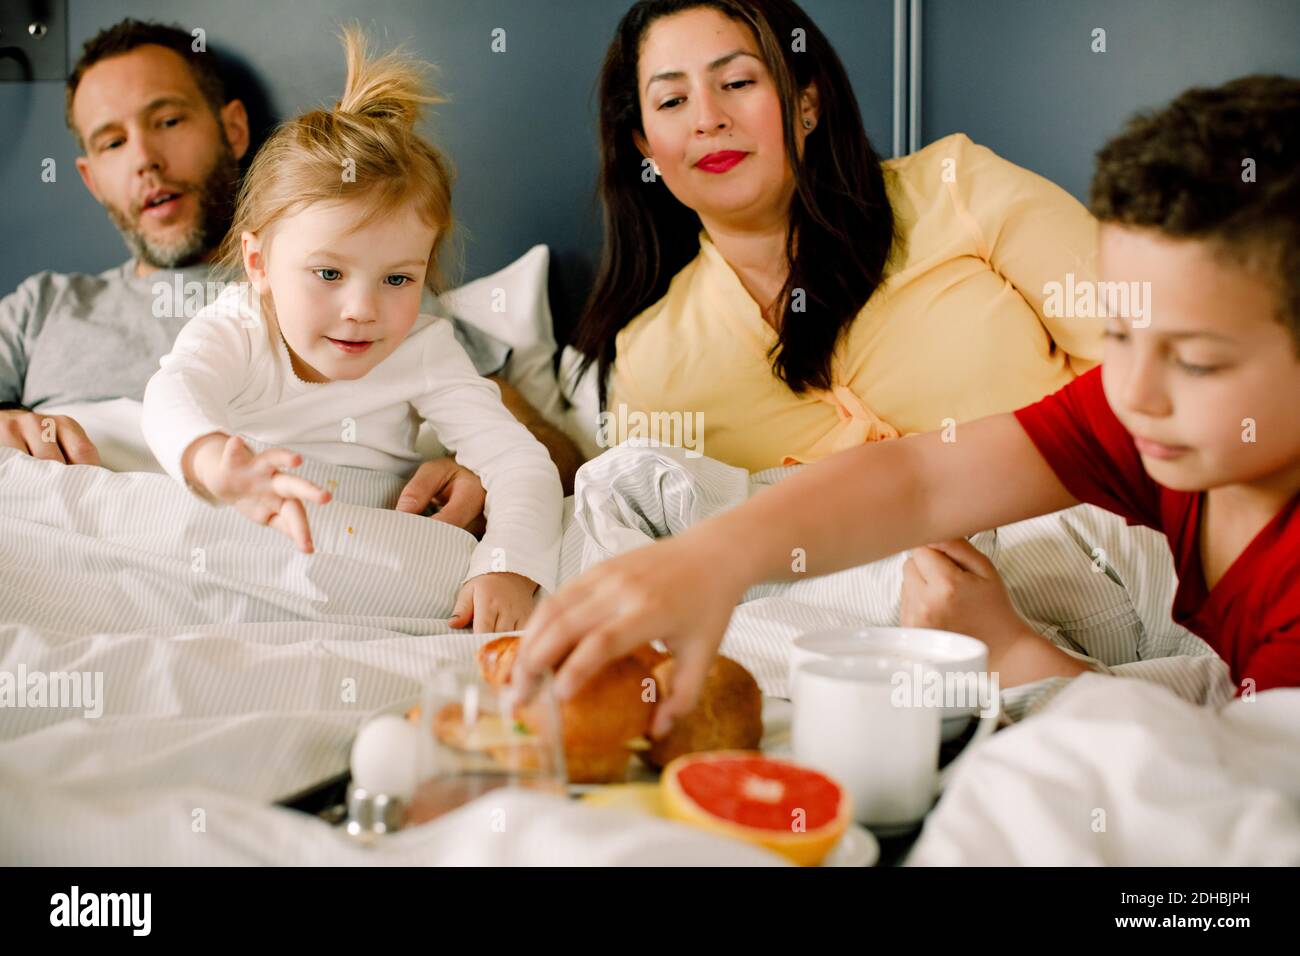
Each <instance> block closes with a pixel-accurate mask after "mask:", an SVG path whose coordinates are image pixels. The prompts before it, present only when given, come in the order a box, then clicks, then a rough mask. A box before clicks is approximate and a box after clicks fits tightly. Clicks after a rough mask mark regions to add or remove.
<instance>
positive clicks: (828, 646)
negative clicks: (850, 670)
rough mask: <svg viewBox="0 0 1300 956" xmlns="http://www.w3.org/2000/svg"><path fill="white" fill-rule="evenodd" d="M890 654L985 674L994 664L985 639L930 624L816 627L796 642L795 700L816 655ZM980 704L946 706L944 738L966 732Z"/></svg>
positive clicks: (791, 684)
mask: <svg viewBox="0 0 1300 956" xmlns="http://www.w3.org/2000/svg"><path fill="white" fill-rule="evenodd" d="M862 655H873V656H874V655H888V656H891V657H904V658H911V659H914V660H920V661H925V662H927V663H929V664H931V665H933V666H934V668H935V669H936V670H937V671H939V672H940V673H941V674H954V675H956V674H962V675H967V674H982V673H984V672H985V671H987V670H988V664H989V649H988V646H987V645H985V643H984V642H983V641H981V640H977V639H976V638H973V637H970V636H969V635H966V634H956V633H954V632H952V631H938V630H934V629H932V628H928V627H840V628H833V629H831V630H825V631H813V632H812V633H809V634H804V635H803V636H801V637H797V638H795V640H794V641H793V642H792V643H791V645H790V671H789V676H788V685H787V686H788V692H789V695H790V699H791V700H794V695H795V685H796V683H797V682H796V681H795V675H796V674H797V673H798V670H799V668H800V667H802V666H803V665H804V664H807V663H808V662H810V661H815V660H824V659H827V658H835V657H856V656H862ZM978 709H979V708H978V707H976V706H967V707H945V708H944V709H943V739H944V740H945V741H947V740H953V739H954V738H956V737H959V736H961V734H962V731H964V730H965V729H966V726H967V725H968V724H969V723H970V718H971V717H972V715H974V714H975V713H976V712H977V711H978Z"/></svg>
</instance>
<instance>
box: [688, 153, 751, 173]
mask: <svg viewBox="0 0 1300 956" xmlns="http://www.w3.org/2000/svg"><path fill="white" fill-rule="evenodd" d="M748 155H749V154H748V153H740V152H737V151H735V150H732V149H728V150H723V151H722V152H720V153H709V155H707V156H705V157H704V158H703V159H701V160H700V161H699V162H698V163H696V164H695V165H696V166H698V167H699V168H700V169H702V170H704V171H705V172H706V173H725V172H726V171H727V170H729V169H731V168H732V167H733V166H735V165H736V164H737V163H739V162H740V161H741V160H742V159H744V158H745V157H746V156H748Z"/></svg>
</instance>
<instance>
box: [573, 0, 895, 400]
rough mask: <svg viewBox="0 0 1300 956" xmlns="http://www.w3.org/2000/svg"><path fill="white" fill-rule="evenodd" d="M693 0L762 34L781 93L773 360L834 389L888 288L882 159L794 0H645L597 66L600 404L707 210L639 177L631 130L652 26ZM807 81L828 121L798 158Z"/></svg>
mask: <svg viewBox="0 0 1300 956" xmlns="http://www.w3.org/2000/svg"><path fill="white" fill-rule="evenodd" d="M695 7H711V8H713V9H716V10H718V11H720V12H721V13H722V14H724V15H725V16H727V17H730V18H731V19H733V20H736V21H738V22H740V23H743V24H745V25H746V26H748V27H749V28H750V29H751V30H752V31H753V33H754V36H755V38H756V39H757V41H758V45H759V49H760V51H761V53H762V55H763V59H764V60H765V61H766V63H767V68H768V71H769V72H770V73H771V75H772V77H773V79H774V80H775V81H776V87H777V92H778V94H779V96H780V99H781V125H782V129H783V132H784V138H785V147H786V154H787V156H788V160H789V163H790V167H791V169H793V170H794V180H795V194H794V198H793V200H792V201H791V205H790V228H789V231H788V232H787V234H786V258H787V260H788V261H789V263H790V271H789V276H788V277H787V279H786V282H785V285H784V286H783V287H782V289H781V292H780V294H779V295H778V298H777V301H778V302H781V303H783V308H784V314H783V316H782V319H781V322H780V324H779V327H778V339H777V343H776V344H775V345H774V346H773V348H772V351H771V353H770V355H769V357H770V358H771V360H772V370H773V372H774V373H775V374H776V376H777V377H778V378H780V379H781V380H782V381H783V382H785V383H786V385H788V386H789V388H790V389H791V390H792V391H794V392H796V393H802V392H804V391H805V390H807V389H808V388H810V387H812V388H819V389H825V388H829V387H830V385H831V356H832V355H833V353H834V351H835V346H836V344H837V343H838V341H839V338H840V334H841V333H842V332H843V331H844V330H845V329H847V328H848V327H849V325H850V324H852V322H853V320H854V318H855V317H856V316H857V314H858V312H859V311H861V309H862V307H863V306H864V305H865V304H866V302H867V300H868V299H869V298H871V295H872V293H873V292H875V290H876V288H877V287H878V286H879V285H880V283H881V281H882V279H883V276H884V271H885V265H886V262H887V261H888V258H889V253H890V250H891V248H892V247H893V244H894V240H895V234H894V213H893V209H892V208H891V206H890V204H889V198H888V196H887V195H886V192H885V180H884V174H883V172H882V170H881V167H880V157H879V156H878V155H877V154H876V151H875V150H874V149H873V148H872V146H871V143H870V142H869V141H868V139H867V134H866V131H865V130H864V129H863V126H862V117H861V115H860V114H859V112H858V103H857V100H856V98H855V97H854V95H853V88H852V87H851V86H850V84H849V78H848V75H847V74H846V73H845V71H844V65H843V64H842V63H841V62H840V58H839V56H838V55H836V53H835V51H834V49H833V48H832V47H831V45H830V43H829V42H828V41H827V39H826V37H825V36H824V35H823V34H822V32H821V31H820V30H819V29H817V26H816V24H814V23H813V22H812V20H811V19H809V17H808V16H807V14H805V13H804V12H803V10H801V9H800V8H799V6H798V5H797V4H795V3H794V2H793V0H639V2H637V3H636V4H634V5H633V7H632V9H630V10H629V11H628V12H627V13H626V14H625V15H624V17H623V19H622V21H620V23H619V25H618V31H617V33H616V34H615V36H614V40H613V42H611V43H610V46H609V50H608V51H607V52H606V54H605V62H604V66H603V67H602V69H601V75H600V81H599V87H598V89H599V95H600V136H601V170H600V181H599V195H600V198H601V199H602V201H603V205H604V220H605V247H604V252H603V255H602V256H601V263H600V271H599V273H598V275H597V277H596V283H595V286H594V287H593V289H592V292H591V296H590V298H589V299H588V300H587V305H586V308H585V309H584V311H583V315H582V318H581V320H580V321H579V323H578V328H577V333H576V335H575V340H574V343H573V344H574V347H575V348H577V349H578V351H580V352H581V353H582V354H583V356H584V358H583V361H582V363H581V365H580V367H579V370H578V372H577V377H579V378H581V376H582V375H583V374H585V373H586V372H587V370H588V369H589V368H590V367H591V365H592V364H593V363H596V365H597V371H598V375H597V384H598V388H599V394H600V404H601V407H602V408H603V407H604V405H605V400H606V394H605V386H606V376H607V373H608V371H609V368H610V366H611V365H612V364H613V362H614V339H615V336H617V334H618V332H619V330H620V329H622V328H623V327H624V326H626V325H627V324H628V323H629V322H631V321H632V319H634V318H636V316H637V315H639V314H640V313H641V312H642V311H644V310H645V309H646V308H648V307H649V306H650V305H652V304H654V303H655V302H657V301H658V300H659V299H661V298H662V297H663V296H664V294H665V293H666V292H667V291H668V284H669V282H670V281H671V280H672V278H673V276H674V275H676V274H677V273H678V272H679V271H680V270H681V269H682V268H683V267H684V266H685V265H686V264H687V263H688V262H690V261H691V260H692V259H693V258H695V256H696V255H697V253H698V249H699V243H698V241H697V238H696V237H697V236H698V234H699V231H700V220H699V216H697V215H696V214H695V212H694V211H693V210H691V209H688V208H687V207H686V206H684V205H682V204H681V203H680V202H678V201H677V199H676V198H675V197H674V196H673V194H672V193H671V192H670V191H669V190H668V187H667V186H666V185H664V184H663V182H661V181H660V180H658V179H657V178H656V179H655V181H654V182H651V183H646V182H643V181H642V178H641V172H642V168H643V167H642V163H643V160H644V157H643V156H642V155H641V153H640V151H639V150H638V149H637V148H636V144H635V142H634V141H633V139H632V134H633V132H634V131H635V132H643V129H642V123H641V103H640V99H639V97H638V92H637V61H638V58H639V55H640V49H641V42H642V40H643V38H644V36H645V33H646V31H647V30H648V29H649V27H650V25H651V24H652V23H653V22H654V21H655V20H657V19H659V18H660V17H666V16H670V15H672V14H675V13H680V12H682V11H684V10H689V9H692V8H695ZM796 30H798V31H802V39H803V45H802V47H801V49H800V51H799V52H794V50H793V47H794V45H795V44H794V42H793V41H794V38H795V37H796V36H799V34H796V33H795V31H796ZM810 82H816V84H817V91H818V94H819V111H818V112H819V118H818V125H817V127H816V128H815V129H814V130H813V131H812V132H811V133H810V134H809V135H808V136H807V138H806V139H805V142H804V155H803V159H802V161H801V160H800V158H799V155H798V149H797V146H796V140H795V127H794V124H795V123H796V122H798V121H799V104H798V96H799V94H800V93H801V92H802V91H803V90H804V89H806V88H807V86H808V84H809V83H810ZM796 236H797V238H798V241H797V244H796ZM795 289H801V290H803V302H802V303H801V304H802V305H803V306H804V308H803V310H802V311H798V312H795V311H792V308H793V307H794V306H795V305H796V298H795V297H794V296H793V295H792V291H793V290H795Z"/></svg>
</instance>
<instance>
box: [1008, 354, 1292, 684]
mask: <svg viewBox="0 0 1300 956" xmlns="http://www.w3.org/2000/svg"><path fill="white" fill-rule="evenodd" d="M1015 414H1016V418H1017V419H1018V420H1019V421H1020V424H1021V426H1023V428H1024V429H1025V431H1026V432H1027V433H1028V434H1029V437H1030V439H1031V440H1032V441H1033V443H1034V445H1036V446H1037V448H1038V450H1039V452H1040V453H1041V454H1042V456H1043V457H1044V458H1045V459H1046V460H1047V463H1048V465H1050V466H1051V468H1052V470H1053V471H1054V472H1056V476H1057V477H1058V478H1059V479H1060V480H1061V483H1062V484H1063V485H1065V487H1066V489H1067V490H1068V491H1069V492H1070V493H1071V494H1072V495H1074V497H1076V498H1078V499H1079V500H1080V501H1084V502H1087V503H1089V504H1094V505H1098V506H1099V507H1102V508H1105V509H1106V510H1107V511H1113V512H1114V513H1116V514H1118V515H1123V516H1124V518H1126V519H1127V520H1128V523H1129V524H1131V525H1132V524H1143V525H1146V526H1148V527H1150V528H1155V529H1156V530H1157V531H1160V532H1163V533H1164V535H1165V537H1166V538H1168V540H1169V547H1170V550H1172V551H1173V555H1174V567H1175V569H1176V571H1177V573H1178V592H1177V594H1176V595H1175V596H1174V607H1173V617H1174V620H1175V621H1177V622H1178V623H1179V624H1181V625H1182V626H1183V627H1185V628H1187V629H1188V630H1189V631H1191V632H1192V633H1193V634H1196V635H1197V636H1198V637H1200V638H1201V639H1202V640H1204V641H1205V642H1206V643H1207V644H1209V645H1210V646H1211V647H1213V648H1214V649H1215V650H1216V651H1218V653H1219V655H1220V656H1221V657H1222V658H1223V659H1224V660H1225V661H1227V662H1228V666H1229V668H1230V669H1231V672H1232V679H1233V680H1234V681H1235V682H1236V684H1237V691H1238V693H1240V692H1241V690H1242V689H1243V681H1245V680H1247V679H1253V680H1254V682H1255V688H1256V689H1257V690H1264V689H1266V688H1269V687H1300V496H1295V497H1292V499H1291V500H1290V501H1289V502H1287V504H1286V506H1285V507H1284V508H1282V510H1281V511H1280V512H1278V513H1277V514H1276V515H1274V516H1273V518H1272V520H1271V521H1269V523H1268V524H1267V525H1265V526H1264V528H1263V529H1262V530H1261V531H1260V532H1259V534H1258V535H1256V536H1255V538H1254V540H1252V541H1251V542H1250V544H1249V545H1247V546H1246V549H1245V550H1244V551H1242V553H1241V554H1240V555H1239V556H1238V557H1237V559H1236V561H1234V562H1233V563H1232V566H1231V567H1229V568H1228V570H1227V571H1226V572H1224V574H1223V577H1221V578H1220V579H1219V582H1218V583H1217V584H1216V585H1215V586H1214V588H1213V590H1208V589H1207V588H1206V586H1205V574H1204V572H1203V571H1202V568H1201V548H1200V533H1199V532H1200V526H1201V520H1200V519H1201V508H1202V502H1203V500H1204V497H1203V496H1204V492H1198V491H1172V490H1170V489H1168V488H1166V487H1164V486H1163V485H1161V484H1158V483H1157V482H1156V481H1155V480H1154V479H1153V478H1152V477H1151V476H1150V475H1148V474H1147V472H1146V469H1144V468H1143V467H1142V459H1141V457H1140V456H1139V455H1138V451H1137V446H1136V445H1134V443H1133V438H1132V436H1131V435H1129V433H1128V432H1127V431H1126V430H1125V428H1124V426H1123V425H1121V424H1120V421H1119V419H1118V418H1116V417H1115V413H1114V412H1112V411H1111V408H1110V405H1109V403H1108V402H1107V401H1106V396H1105V394H1104V393H1103V391H1102V387H1101V368H1100V367H1097V368H1094V369H1092V370H1091V371H1089V372H1087V373H1086V374H1084V375H1081V376H1080V377H1079V378H1077V379H1075V380H1074V381H1073V382H1071V383H1070V384H1068V385H1066V386H1065V387H1064V388H1061V389H1060V390H1059V391H1057V392H1055V393H1054V394H1052V395H1048V396H1047V397H1046V398H1044V399H1042V400H1041V401H1039V402H1036V403H1034V404H1033V405H1029V406H1027V407H1025V408H1022V409H1020V410H1019V411H1017V412H1016V413H1015Z"/></svg>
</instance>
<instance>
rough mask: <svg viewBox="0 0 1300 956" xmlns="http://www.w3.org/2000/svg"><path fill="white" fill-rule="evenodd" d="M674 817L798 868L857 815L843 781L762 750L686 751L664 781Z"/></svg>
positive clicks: (816, 858) (818, 856)
mask: <svg viewBox="0 0 1300 956" xmlns="http://www.w3.org/2000/svg"><path fill="white" fill-rule="evenodd" d="M659 786H660V790H661V797H662V801H663V807H664V811H665V812H666V813H667V815H668V816H669V817H671V818H672V819H674V820H679V821H681V822H683V823H690V824H693V825H695V826H698V827H702V828H704V829H706V830H711V831H713V832H714V833H720V834H723V835H724V836H730V837H735V838H737V839H741V840H747V841H749V842H750V843H756V844H758V845H759V846H762V847H766V848H767V849H769V850H772V851H774V852H776V853H780V854H781V855H782V856H784V857H786V859H788V860H791V861H792V862H794V863H798V864H799V865H800V866H816V865H817V864H819V863H820V862H821V861H822V859H823V858H824V857H825V856H826V854H828V853H829V852H830V851H831V849H832V848H833V847H834V846H835V844H836V843H838V842H839V839H840V837H841V836H843V835H844V831H845V829H846V828H847V827H848V825H849V822H850V821H851V820H852V819H853V808H852V805H851V801H850V799H849V795H848V793H847V792H846V791H845V789H844V788H843V787H841V786H840V785H839V784H838V783H836V782H835V781H834V780H832V779H831V778H830V777H828V776H826V775H825V774H824V773H819V772H818V771H816V770H811V769H809V768H807V767H801V766H799V765H798V764H794V763H790V762H789V761H786V760H774V759H773V758H771V757H765V756H763V755H762V754H761V753H759V752H758V751H749V750H713V751H707V752H705V753H694V754H686V755H685V756H682V757H678V758H677V759H676V760H674V761H672V763H670V764H669V765H668V766H667V767H665V768H664V772H663V776H662V777H661V778H660V780H659Z"/></svg>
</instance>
